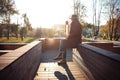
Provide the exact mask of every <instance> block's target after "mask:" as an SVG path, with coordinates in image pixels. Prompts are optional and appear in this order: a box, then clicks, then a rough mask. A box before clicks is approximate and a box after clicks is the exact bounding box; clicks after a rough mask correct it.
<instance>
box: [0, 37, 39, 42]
mask: <svg viewBox="0 0 120 80" xmlns="http://www.w3.org/2000/svg"><path fill="white" fill-rule="evenodd" d="M35 40H38V38H30V37H27V38H24V39H23V41H22V40H21V38H14V37H12V38H10V39H9V40H7V39H6V38H0V43H30V42H32V41H35Z"/></svg>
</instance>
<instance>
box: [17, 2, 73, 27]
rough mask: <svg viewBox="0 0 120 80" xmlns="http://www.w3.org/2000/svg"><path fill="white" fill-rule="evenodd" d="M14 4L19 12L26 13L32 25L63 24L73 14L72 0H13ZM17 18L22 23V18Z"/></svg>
mask: <svg viewBox="0 0 120 80" xmlns="http://www.w3.org/2000/svg"><path fill="white" fill-rule="evenodd" d="M15 4H16V8H17V9H18V10H19V13H20V14H24V13H26V14H27V16H28V18H29V20H30V22H31V24H32V26H33V27H51V26H53V25H54V24H64V23H65V21H66V20H68V18H69V16H71V15H72V14H73V10H72V9H73V8H72V5H73V3H72V0H15ZM19 16H21V15H19ZM18 19H19V23H22V18H21V17H19V18H18Z"/></svg>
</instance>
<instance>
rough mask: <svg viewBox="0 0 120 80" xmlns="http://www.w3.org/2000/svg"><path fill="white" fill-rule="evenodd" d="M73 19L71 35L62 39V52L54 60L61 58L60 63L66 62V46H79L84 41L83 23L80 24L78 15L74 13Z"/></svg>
mask: <svg viewBox="0 0 120 80" xmlns="http://www.w3.org/2000/svg"><path fill="white" fill-rule="evenodd" d="M71 20H72V22H71V27H70V33H69V36H68V37H67V39H63V40H60V47H59V49H60V53H59V55H58V56H56V57H55V58H54V60H60V61H59V62H58V64H64V63H66V47H68V46H69V47H70V48H77V46H78V45H79V44H80V43H81V42H82V40H81V37H82V36H81V34H82V25H81V24H80V22H79V20H78V17H77V15H72V17H71Z"/></svg>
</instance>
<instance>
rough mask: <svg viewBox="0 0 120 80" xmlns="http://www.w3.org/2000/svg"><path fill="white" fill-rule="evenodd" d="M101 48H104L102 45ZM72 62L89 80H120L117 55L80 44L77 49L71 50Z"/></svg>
mask: <svg viewBox="0 0 120 80" xmlns="http://www.w3.org/2000/svg"><path fill="white" fill-rule="evenodd" d="M91 44H92V43H91ZM105 45H106V44H105ZM108 45H111V44H108ZM102 46H103V47H105V46H104V44H102ZM106 46H107V45H106ZM73 60H74V61H75V62H76V63H77V64H78V65H79V66H80V68H81V69H82V71H83V72H84V73H85V75H86V76H87V77H88V79H89V80H120V76H119V74H120V55H119V54H115V53H113V52H111V51H107V50H104V49H101V48H99V47H95V46H92V45H89V44H81V45H79V47H78V49H73Z"/></svg>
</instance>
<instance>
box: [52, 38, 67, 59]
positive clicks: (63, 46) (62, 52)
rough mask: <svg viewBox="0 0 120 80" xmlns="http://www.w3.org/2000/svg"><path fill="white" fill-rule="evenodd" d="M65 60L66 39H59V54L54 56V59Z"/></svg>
mask: <svg viewBox="0 0 120 80" xmlns="http://www.w3.org/2000/svg"><path fill="white" fill-rule="evenodd" d="M59 59H62V60H66V40H65V39H63V40H60V46H59V54H58V56H57V57H55V58H54V60H59Z"/></svg>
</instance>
